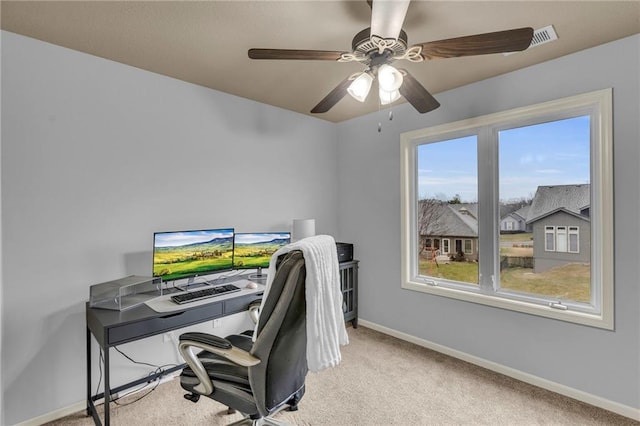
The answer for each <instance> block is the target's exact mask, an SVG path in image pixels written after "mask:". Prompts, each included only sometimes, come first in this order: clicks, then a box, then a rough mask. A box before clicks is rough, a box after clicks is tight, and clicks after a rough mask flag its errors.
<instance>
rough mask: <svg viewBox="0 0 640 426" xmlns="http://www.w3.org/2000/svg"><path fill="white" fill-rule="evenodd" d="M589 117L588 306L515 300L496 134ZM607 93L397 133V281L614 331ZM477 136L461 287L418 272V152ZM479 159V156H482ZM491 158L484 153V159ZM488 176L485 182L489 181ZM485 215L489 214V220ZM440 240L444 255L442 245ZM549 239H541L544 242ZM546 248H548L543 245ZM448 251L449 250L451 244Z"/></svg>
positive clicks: (540, 298)
mask: <svg viewBox="0 0 640 426" xmlns="http://www.w3.org/2000/svg"><path fill="white" fill-rule="evenodd" d="M583 115H589V116H590V117H591V119H590V123H591V148H590V149H591V181H590V185H591V210H590V213H591V214H590V220H591V254H590V259H591V300H590V302H589V303H579V302H571V301H554V300H551V299H550V298H547V297H543V296H537V295H529V294H527V295H523V294H516V293H515V292H509V291H507V290H502V289H500V287H499V270H500V268H499V254H498V253H499V250H498V235H499V218H497V217H496V216H497V204H498V183H499V182H498V164H497V163H498V162H497V153H498V142H497V135H498V132H499V131H500V130H503V129H509V128H513V127H518V126H527V125H532V124H538V123H541V122H545V121H555V120H561V119H565V118H571V117H577V116H583ZM612 126H613V118H612V89H604V90H598V91H595V92H590V93H585V94H582V95H576V96H572V97H568V98H563V99H558V100H554V101H549V102H545V103H541V104H537V105H532V106H527V107H522V108H516V109H513V110H509V111H504V112H499V113H495V114H490V115H485V116H482V117H475V118H470V119H467V120H462V121H459V122H455V123H449V124H443V125H439V126H435V127H431V128H426V129H419V130H415V131H411V132H406V133H403V134H402V135H401V140H400V146H401V155H400V158H401V181H402V191H401V283H402V287H403V288H405V289H408V290H414V291H420V292H424V293H430V294H435V295H439V296H444V297H450V298H454V299H460V300H465V301H469V302H474V303H480V304H485V305H489V306H494V307H499V308H504V309H509V310H514V311H519V312H524V313H528V314H533V315H539V316H543V317H548V318H554V319H559V320H563V321H568V322H574V323H579V324H585V325H589V326H593V327H599V328H604V329H610V330H612V329H613V326H614V324H613V318H614V306H613V141H612V139H613V136H612ZM470 134H476V135H478V144H489V145H488V148H483V150H482V151H480V150H479V158H478V165H479V167H478V170H479V173H481V172H480V170H485V171H484V172H483V173H485V178H480V176H479V181H478V190H479V193H478V198H479V201H480V200H484V201H489V202H485V203H484V205H485V206H486V207H484V210H481V211H480V212H479V215H478V220H479V223H478V226H479V229H480V232H479V234H480V239H479V241H478V247H479V253H480V256H481V258H480V264H479V268H480V272H479V284H478V286H461V285H459V284H460V283H455V282H451V281H447V280H443V279H434V277H424V276H421V275H419V272H418V259H417V253H418V251H417V250H416V247H417V241H418V232H417V230H416V227H417V225H416V224H417V215H416V204H417V182H416V176H417V175H416V169H417V147H418V146H419V145H422V144H425V143H428V142H437V141H445V140H450V139H453V138H455V137H460V136H461V135H465V136H466V135H470ZM480 153H482V154H483V155H480ZM487 153H489V154H487ZM487 175H488V178H486V176H487ZM487 212H490V213H491V214H487ZM444 240H445V239H443V253H444V247H445V245H447V244H445V243H444ZM545 241H546V237H545ZM545 246H546V242H545ZM449 249H450V246H449Z"/></svg>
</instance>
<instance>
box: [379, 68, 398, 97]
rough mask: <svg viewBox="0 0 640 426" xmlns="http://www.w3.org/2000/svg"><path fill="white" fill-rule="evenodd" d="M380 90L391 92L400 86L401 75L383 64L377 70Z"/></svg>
mask: <svg viewBox="0 0 640 426" xmlns="http://www.w3.org/2000/svg"><path fill="white" fill-rule="evenodd" d="M378 84H379V85H380V90H384V91H385V92H393V91H394V90H398V89H399V88H400V86H402V74H401V73H400V71H398V70H397V69H395V68H394V67H392V66H391V65H387V64H384V65H382V66H381V67H380V68H379V69H378Z"/></svg>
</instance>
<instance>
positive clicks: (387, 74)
mask: <svg viewBox="0 0 640 426" xmlns="http://www.w3.org/2000/svg"><path fill="white" fill-rule="evenodd" d="M409 2H410V0H367V3H369V6H371V27H369V28H365V29H364V30H362V31H360V32H359V33H358V34H356V35H355V37H354V38H353V41H352V51H351V52H341V51H330V50H295V49H249V52H248V54H249V58H251V59H296V60H326V61H337V62H351V61H356V62H360V63H361V64H363V65H364V66H365V67H366V68H365V70H364V71H363V72H359V73H355V74H352V75H350V76H348V77H347V78H345V79H344V80H343V81H342V82H340V84H338V86H336V87H335V88H334V89H333V90H332V91H331V92H329V94H328V95H327V96H325V98H324V99H322V100H321V101H320V102H319V103H318V105H316V106H315V107H314V108H313V109H312V110H311V113H323V112H327V111H329V110H330V109H331V108H332V107H333V106H334V105H335V104H337V103H338V101H340V100H341V99H342V98H343V97H344V96H345V95H346V94H347V93H349V94H350V95H351V96H353V97H354V98H355V99H357V100H359V101H360V102H364V100H365V98H366V97H367V95H368V93H369V90H370V89H371V86H372V83H373V81H374V80H375V79H376V78H377V80H378V88H379V96H380V102H381V104H383V105H386V104H389V103H392V102H394V101H396V100H398V99H399V98H400V97H401V96H403V97H404V98H405V99H406V100H407V101H408V102H409V103H410V104H411V105H413V107H414V108H415V109H416V110H418V112H420V113H426V112H429V111H432V110H434V109H436V108H438V107H439V106H440V104H439V103H438V101H437V100H436V99H435V98H434V97H433V96H432V95H431V94H430V93H429V91H428V90H427V89H425V88H424V86H422V84H420V82H418V80H416V79H415V78H414V77H413V76H412V75H411V74H409V72H408V71H407V70H406V69H402V68H399V69H396V68H394V67H393V66H391V63H393V62H395V61H397V60H402V59H406V60H409V61H411V62H422V61H425V60H432V59H441V58H453V57H459V56H473V55H486V54H491V53H505V52H515V51H520V50H525V49H526V48H527V47H529V45H530V44H531V39H532V37H533V28H528V27H527V28H517V29H512V30H506V31H497V32H491V33H485V34H476V35H470V36H464V37H457V38H450V39H445V40H438V41H430V42H424V43H417V44H414V45H413V46H409V45H408V44H407V33H405V32H404V30H402V25H403V23H404V19H405V16H406V14H407V8H408V7H409Z"/></svg>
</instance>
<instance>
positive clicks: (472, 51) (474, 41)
mask: <svg viewBox="0 0 640 426" xmlns="http://www.w3.org/2000/svg"><path fill="white" fill-rule="evenodd" d="M532 38H533V28H528V27H527V28H517V29H514V30H506V31H497V32H493V33H485V34H476V35H471V36H465V37H456V38H450V39H446V40H438V41H430V42H426V43H418V44H416V46H422V52H421V55H422V57H423V58H424V59H438V58H455V57H458V56H473V55H487V54H490V53H505V52H516V51H520V50H525V49H526V48H527V47H529V45H530V44H531V39H532Z"/></svg>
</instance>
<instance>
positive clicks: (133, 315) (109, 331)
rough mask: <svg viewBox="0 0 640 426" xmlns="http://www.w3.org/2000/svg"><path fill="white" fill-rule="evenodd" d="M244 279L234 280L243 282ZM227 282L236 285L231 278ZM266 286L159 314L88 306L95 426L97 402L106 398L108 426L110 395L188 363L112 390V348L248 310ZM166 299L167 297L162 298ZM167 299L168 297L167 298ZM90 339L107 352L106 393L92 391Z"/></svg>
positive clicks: (90, 400)
mask: <svg viewBox="0 0 640 426" xmlns="http://www.w3.org/2000/svg"><path fill="white" fill-rule="evenodd" d="M240 278H244V277H235V279H236V280H237V279H240ZM226 282H233V280H232V279H228V280H226ZM263 291H264V286H262V285H260V286H258V288H256V289H245V288H243V289H242V290H241V291H240V292H236V293H232V294H228V295H223V296H220V297H214V298H212V299H208V300H207V302H206V303H205V304H199V303H202V302H194V304H189V303H187V304H185V305H177V308H176V310H174V311H171V312H156V311H155V310H153V309H151V308H150V307H149V306H147V305H146V304H142V305H139V306H136V307H134V308H131V309H128V310H125V311H113V310H107V309H98V308H91V307H89V302H87V304H86V306H85V311H86V321H87V415H88V416H92V417H93V420H94V422H95V424H96V425H101V424H102V423H101V421H100V416H99V415H98V412H97V410H96V407H95V404H94V402H95V401H97V400H99V399H102V398H104V424H105V426H108V425H109V421H110V419H109V404H110V402H111V395H112V394H113V393H117V392H120V391H121V390H124V389H129V388H131V387H133V386H137V385H140V384H142V383H147V382H152V381H154V380H156V379H159V378H160V377H162V376H164V375H166V374H170V373H172V372H174V371H177V370H180V369H182V368H184V367H185V364H182V365H179V366H176V367H171V368H167V369H163V370H161V371H159V372H157V373H154V374H153V375H150V376H147V377H144V378H141V379H138V380H135V381H132V382H129V383H126V384H124V385H122V386H118V387H117V388H114V389H111V384H110V382H109V349H110V348H111V347H113V346H117V345H121V344H124V343H129V342H133V341H136V340H140V339H145V338H147V337H151V336H155V335H158V334H162V333H166V332H168V331H171V330H176V329H179V328H182V327H187V326H190V325H195V324H199V323H202V322H205V321H209V320H214V319H216V318H220V317H224V316H227V315H231V314H235V313H238V312H243V311H246V310H247V309H248V308H249V304H250V303H251V302H253V301H254V300H258V299H260V298H261V297H262V294H263ZM161 297H165V296H161ZM167 297H168V296H167ZM91 336H93V337H94V338H95V340H96V342H98V345H99V346H100V348H102V350H103V352H104V376H103V379H104V392H103V393H99V394H96V395H93V394H92V390H91V341H92V339H91Z"/></svg>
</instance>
